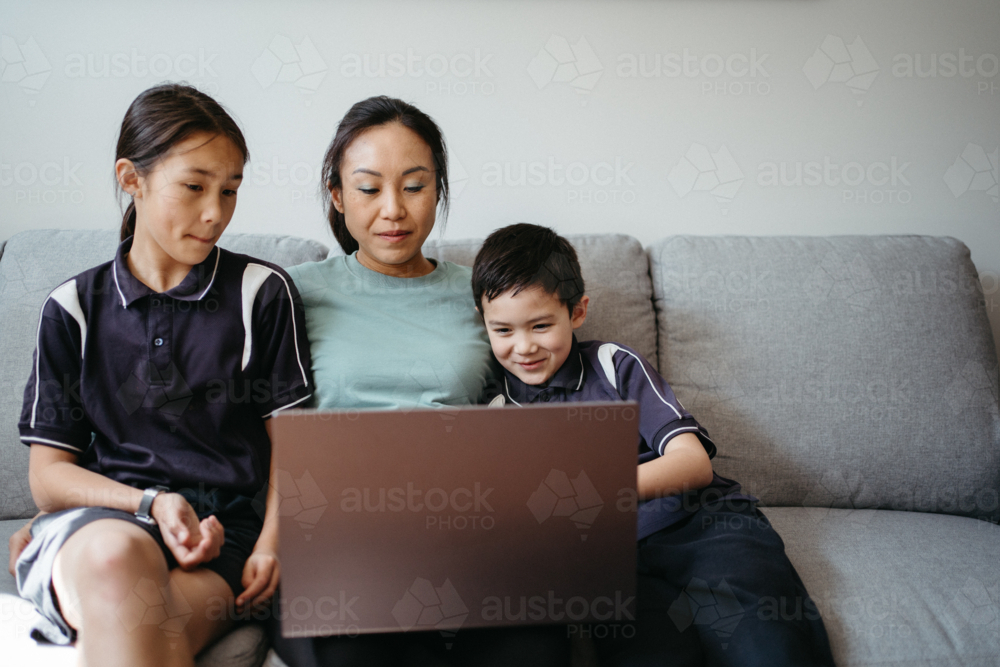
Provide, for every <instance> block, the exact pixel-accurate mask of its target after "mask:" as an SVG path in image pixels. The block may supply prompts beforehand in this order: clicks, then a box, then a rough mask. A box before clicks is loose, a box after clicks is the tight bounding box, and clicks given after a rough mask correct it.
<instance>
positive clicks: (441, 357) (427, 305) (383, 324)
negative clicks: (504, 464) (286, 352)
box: [288, 255, 493, 410]
mask: <svg viewBox="0 0 1000 667" xmlns="http://www.w3.org/2000/svg"><path fill="white" fill-rule="evenodd" d="M288 274H289V275H290V276H291V277H292V280H294V281H295V286H296V287H297V288H298V290H299V294H301V295H302V301H303V303H304V305H305V313H306V330H307V333H308V335H309V347H310V354H311V355H312V372H313V380H314V382H315V387H316V388H315V391H314V394H313V397H314V403H313V407H317V408H324V409H341V410H344V409H394V408H415V407H440V406H444V405H468V404H470V403H477V402H479V400H480V398H481V396H482V394H483V389H484V387H485V386H486V383H487V382H488V381H489V380H491V379H492V378H493V362H492V355H491V353H490V343H489V338H488V337H487V334H486V329H485V327H484V326H483V323H482V320H481V319H480V317H479V315H478V313H476V311H475V304H474V302H473V300H472V287H471V280H472V269H470V268H468V267H465V266H460V265H458V264H453V263H451V262H438V263H437V266H436V267H435V268H434V270H433V271H432V272H431V273H429V274H427V275H426V276H421V277H419V278H394V277H392V276H386V275H383V274H381V273H378V272H377V271H372V270H371V269H367V268H365V267H364V266H362V265H361V264H360V263H359V262H358V260H357V257H356V256H355V255H347V256H339V257H330V258H328V259H326V260H323V261H322V262H310V263H308V264H300V265H298V266H293V267H291V268H289V269H288Z"/></svg>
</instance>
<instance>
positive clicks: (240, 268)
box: [16, 85, 311, 666]
mask: <svg viewBox="0 0 1000 667" xmlns="http://www.w3.org/2000/svg"><path fill="white" fill-rule="evenodd" d="M246 161H247V147H246V142H245V141H244V138H243V135H242V133H241V132H240V130H239V128H238V127H237V125H236V123H235V122H234V121H233V119H232V118H231V117H230V116H229V115H228V114H227V113H226V112H225V110H223V108H222V107H221V106H220V105H219V104H218V103H217V102H216V101H215V100H213V99H212V98H210V97H208V96H207V95H205V94H203V93H201V92H199V91H197V90H195V89H194V88H190V87H187V86H181V85H162V86H157V87H155V88H151V89H149V90H147V91H145V92H144V93H142V94H141V95H139V97H137V98H136V99H135V101H134V102H133V103H132V105H131V106H130V107H129V109H128V112H127V113H126V114H125V119H124V121H123V122H122V127H121V134H120V136H119V139H118V147H117V155H116V162H115V175H116V177H117V181H118V185H119V187H120V189H121V191H123V192H124V193H125V194H127V195H129V196H130V197H131V203H130V204H129V206H128V208H127V210H126V212H125V216H124V220H123V223H122V231H121V239H122V242H121V245H120V246H119V248H118V252H117V254H116V256H115V258H114V259H113V260H112V261H110V262H107V263H106V264H102V265H100V266H97V267H94V268H92V269H90V270H88V271H85V272H83V273H81V274H80V275H78V276H76V277H75V278H72V279H70V280H68V281H66V282H65V283H63V284H62V285H60V286H59V287H57V288H56V289H55V290H54V291H53V292H52V293H51V294H50V295H49V297H48V298H47V299H46V301H45V303H44V304H43V306H42V312H41V317H40V321H39V325H38V340H37V347H36V350H35V355H34V360H33V367H32V371H31V376H30V378H29V380H28V384H27V386H26V387H25V394H24V408H23V411H22V414H21V420H20V423H19V429H20V433H21V440H22V441H23V442H24V443H25V444H27V445H29V446H30V447H31V458H30V464H29V472H30V477H31V480H30V482H31V491H32V495H33V497H34V499H35V502H36V503H37V504H38V506H39V508H40V509H42V510H43V514H42V515H41V516H39V517H38V518H36V520H35V521H34V524H33V526H32V529H31V530H32V540H31V542H30V543H29V545H28V546H27V547H26V548H25V550H24V551H23V552H22V554H21V556H20V558H19V560H18V561H17V564H16V569H17V582H18V588H19V591H20V593H21V595H22V596H24V597H26V598H29V599H31V600H32V601H33V602H34V603H35V605H36V607H37V608H38V610H39V612H40V613H41V615H42V620H41V621H40V623H39V624H38V625H37V626H36V628H35V631H36V632H37V633H40V634H41V635H43V636H44V637H45V638H47V639H49V640H50V641H53V642H55V643H61V644H66V643H69V642H71V641H73V640H74V639H75V640H76V642H77V647H78V649H79V655H80V659H81V663H82V664H91V665H93V664H102V665H111V664H121V665H129V666H131V665H154V664H155V665H193V664H194V656H195V654H197V653H198V652H199V651H200V650H201V649H202V648H204V647H205V646H206V645H207V644H209V643H210V642H211V641H212V640H213V639H214V638H216V637H218V636H219V635H220V634H221V633H223V632H224V631H225V630H226V628H227V627H228V625H229V624H230V623H232V620H233V619H232V618H222V619H219V618H218V617H219V615H220V614H218V613H211V614H210V613H208V612H209V611H210V609H209V606H210V605H212V608H213V609H216V610H217V609H218V608H219V607H220V606H221V605H220V604H219V602H220V601H223V600H225V601H227V602H229V603H232V602H233V601H234V598H235V606H236V608H237V609H238V610H242V609H243V608H244V607H245V606H246V605H247V604H248V603H252V604H258V603H262V602H264V601H266V600H267V599H269V598H270V597H271V595H272V594H273V592H274V589H275V586H276V585H277V581H278V575H279V566H278V560H277V556H276V547H277V534H276V528H277V522H276V511H277V510H276V506H277V503H276V501H275V498H274V497H273V485H272V487H271V489H269V495H268V498H267V505H266V507H267V509H266V512H265V516H263V517H261V516H259V515H258V514H257V513H256V512H255V511H254V509H253V507H252V506H251V499H252V498H253V497H254V495H255V494H257V493H258V492H259V491H260V490H261V489H262V488H263V487H264V486H265V484H267V482H268V476H269V471H270V468H271V466H270V461H271V459H270V454H271V451H270V450H271V447H270V440H269V437H268V432H267V429H266V420H267V419H268V418H269V417H270V416H271V415H272V414H274V413H275V412H276V411H278V410H282V409H284V408H287V407H290V406H292V405H295V404H296V403H299V402H301V401H303V400H305V399H306V398H308V396H309V395H310V392H311V382H310V378H309V375H308V373H309V371H308V369H309V368H310V360H309V353H308V343H307V340H306V338H305V327H304V324H303V320H302V312H301V306H300V305H299V304H298V295H297V293H296V291H295V287H294V285H293V284H292V282H291V280H289V278H288V276H287V274H286V273H285V272H284V271H282V269H280V268H278V267H277V266H274V265H272V264H268V263H266V262H261V261H258V260H255V259H253V258H250V257H247V256H245V255H237V254H234V253H230V252H228V251H225V250H222V249H221V248H218V247H216V242H217V241H218V240H219V237H220V236H221V235H222V233H223V231H225V229H226V226H227V225H228V224H229V221H230V219H231V218H232V216H233V210H234V208H235V206H236V192H237V189H238V188H239V185H240V181H241V179H242V172H243V166H244V164H245V163H246ZM77 383H78V385H77V386H78V387H79V390H74V389H72V388H71V387H72V386H73V385H74V384H77ZM251 387H252V392H251V391H250V390H249V388H251ZM44 512H49V513H48V514H44ZM228 607H229V604H226V605H225V606H223V607H222V608H223V609H225V608H228Z"/></svg>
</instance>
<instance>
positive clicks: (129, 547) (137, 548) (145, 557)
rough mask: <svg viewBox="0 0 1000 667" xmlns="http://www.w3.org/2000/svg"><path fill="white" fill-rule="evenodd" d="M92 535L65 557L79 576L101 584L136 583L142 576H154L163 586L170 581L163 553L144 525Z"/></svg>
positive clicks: (69, 567)
mask: <svg viewBox="0 0 1000 667" xmlns="http://www.w3.org/2000/svg"><path fill="white" fill-rule="evenodd" d="M88 538H89V539H86V540H85V541H84V542H83V543H82V544H80V545H79V547H78V548H77V549H75V550H74V553H72V554H66V555H67V556H69V559H67V558H63V559H62V560H63V567H64V568H66V569H67V571H71V572H73V573H75V574H76V575H77V578H82V579H84V580H85V581H86V582H93V583H94V584H95V585H97V586H101V587H111V586H113V585H114V584H115V583H120V584H125V585H127V586H134V585H135V584H136V581H137V580H138V578H139V577H146V578H150V579H153V580H154V581H156V582H158V583H159V584H160V585H162V584H163V583H164V582H165V581H166V577H167V575H168V571H167V563H166V559H165V558H164V556H163V552H162V550H161V549H160V547H159V545H158V544H157V543H156V541H155V540H154V539H153V538H152V537H151V536H150V535H148V534H147V533H146V532H145V531H143V530H142V529H141V528H140V529H137V530H113V529H112V530H102V531H94V532H93V534H91V535H89V536H88ZM67 560H69V561H70V562H67ZM81 583H83V582H81Z"/></svg>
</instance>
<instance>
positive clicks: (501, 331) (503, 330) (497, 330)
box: [493, 328, 510, 334]
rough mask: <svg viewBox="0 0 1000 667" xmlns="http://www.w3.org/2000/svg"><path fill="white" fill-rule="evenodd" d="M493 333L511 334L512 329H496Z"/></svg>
mask: <svg viewBox="0 0 1000 667" xmlns="http://www.w3.org/2000/svg"><path fill="white" fill-rule="evenodd" d="M493 333H498V334H506V333H510V329H504V328H499V329H494V330H493Z"/></svg>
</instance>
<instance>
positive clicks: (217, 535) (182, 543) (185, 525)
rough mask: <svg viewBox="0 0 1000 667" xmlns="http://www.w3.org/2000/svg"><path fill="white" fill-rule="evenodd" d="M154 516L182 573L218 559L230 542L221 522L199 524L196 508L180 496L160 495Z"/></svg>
mask: <svg viewBox="0 0 1000 667" xmlns="http://www.w3.org/2000/svg"><path fill="white" fill-rule="evenodd" d="M150 514H151V515H152V516H153V518H154V519H156V523H157V525H158V526H159V527H160V535H161V536H163V542H164V543H165V544H166V545H167V548H168V549H170V553H172V554H173V555H174V558H176V559H177V564H178V565H179V566H180V568H181V569H182V570H193V569H194V568H196V567H198V566H199V565H201V564H202V563H207V562H208V561H210V560H212V559H213V558H216V557H217V556H218V555H219V552H220V551H221V549H222V545H223V543H224V542H225V541H226V538H225V533H224V531H223V530H222V524H221V523H219V520H218V519H216V518H215V517H214V516H210V517H208V518H207V519H204V520H202V521H201V522H199V521H198V515H197V514H195V511H194V508H192V507H191V505H190V503H188V501H187V500H186V499H185V498H184V496H182V495H180V494H179V493H161V494H160V495H158V496H156V498H154V499H153V506H152V507H151V508H150Z"/></svg>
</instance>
